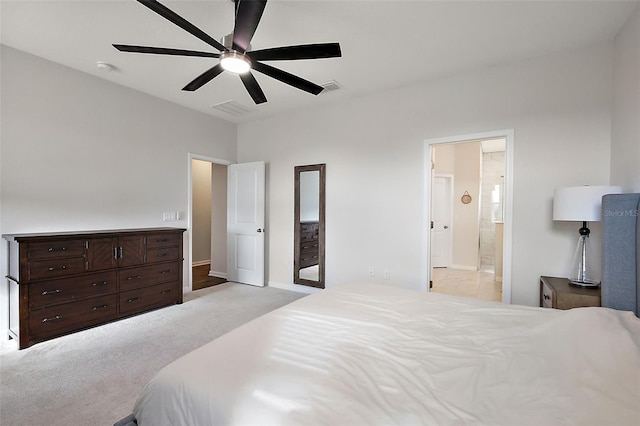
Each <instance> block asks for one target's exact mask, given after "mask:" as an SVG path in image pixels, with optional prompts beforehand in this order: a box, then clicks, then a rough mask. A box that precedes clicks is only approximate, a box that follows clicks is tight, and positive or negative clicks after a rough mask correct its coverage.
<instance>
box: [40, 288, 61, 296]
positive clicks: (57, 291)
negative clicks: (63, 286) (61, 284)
mask: <svg viewBox="0 0 640 426" xmlns="http://www.w3.org/2000/svg"><path fill="white" fill-rule="evenodd" d="M60 292H62V290H60V289H59V288H57V289H55V290H51V291H49V290H45V291H43V292H42V295H43V296H46V295H47V294H56V293H60Z"/></svg>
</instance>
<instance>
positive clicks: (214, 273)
mask: <svg viewBox="0 0 640 426" xmlns="http://www.w3.org/2000/svg"><path fill="white" fill-rule="evenodd" d="M209 276H210V277H216V278H224V279H225V280H226V279H227V273H226V272H218V271H209Z"/></svg>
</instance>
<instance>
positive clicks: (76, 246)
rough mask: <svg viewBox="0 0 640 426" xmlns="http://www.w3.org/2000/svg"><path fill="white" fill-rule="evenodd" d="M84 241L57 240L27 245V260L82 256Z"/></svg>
mask: <svg viewBox="0 0 640 426" xmlns="http://www.w3.org/2000/svg"><path fill="white" fill-rule="evenodd" d="M84 244H85V243H84V240H66V241H65V240H62V241H60V240H58V241H50V242H47V241H45V242H42V241H41V242H37V243H29V248H28V250H27V256H28V257H29V260H38V259H53V258H57V257H76V256H84Z"/></svg>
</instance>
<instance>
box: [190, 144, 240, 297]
mask: <svg viewBox="0 0 640 426" xmlns="http://www.w3.org/2000/svg"><path fill="white" fill-rule="evenodd" d="M192 160H201V161H206V162H208V163H214V164H220V165H223V166H228V165H230V164H235V163H234V162H233V161H228V160H223V159H220V158H215V157H209V156H207V155H201V154H194V153H191V152H189V153H188V154H187V232H185V234H184V235H185V237H184V238H186V241H185V242H184V246H185V247H187V248H188V250H187V255H186V259H185V260H186V261H187V267H186V268H184V269H185V272H184V273H183V276H184V277H183V278H185V280H184V282H185V283H186V285H183V289H182V290H183V292H190V291H192V290H193V282H192V280H193V271H192V267H191V264H192V262H193V254H192V253H193V238H192V232H193V206H192V204H193V181H192V180H193V175H192V173H193V170H192V166H191V161H192ZM185 275H186V276H185Z"/></svg>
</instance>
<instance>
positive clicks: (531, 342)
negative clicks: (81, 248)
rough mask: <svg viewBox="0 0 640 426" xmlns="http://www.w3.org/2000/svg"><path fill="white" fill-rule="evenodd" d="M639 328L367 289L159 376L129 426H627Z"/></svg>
mask: <svg viewBox="0 0 640 426" xmlns="http://www.w3.org/2000/svg"><path fill="white" fill-rule="evenodd" d="M639 402H640V320H639V319H638V318H636V317H635V316H634V315H633V314H632V313H630V312H621V311H615V310H611V309H608V308H578V309H572V310H570V311H560V310H554V309H543V308H533V307H524V306H515V305H503V304H500V303H495V302H485V301H480V300H472V299H463V298H457V297H453V296H447V295H442V294H434V293H426V292H416V291H411V290H404V289H398V288H395V287H391V286H384V285H378V284H372V283H350V284H344V285H340V286H336V287H332V288H330V289H327V290H324V291H322V292H320V293H317V294H314V295H311V296H307V297H305V298H302V299H300V300H298V301H296V302H293V303H291V304H289V305H287V306H285V307H282V308H280V309H278V310H275V311H273V312H270V313H268V314H266V315H264V316H262V317H260V318H258V319H256V320H254V321H252V322H249V323H247V324H245V325H243V326H241V327H239V328H237V329H236V330H234V331H232V332H230V333H228V334H226V335H224V336H222V337H220V338H218V339H216V340H214V341H212V342H210V343H208V344H206V345H204V346H202V347H201V348H199V349H197V350H195V351H193V352H191V353H189V354H187V355H185V356H184V357H182V358H180V359H178V360H176V361H175V362H173V363H172V364H170V365H168V366H167V367H165V368H164V369H163V370H161V371H160V372H159V373H158V374H157V375H156V377H155V378H153V379H152V380H151V381H150V382H149V383H148V384H147V385H146V386H145V387H144V389H143V391H142V392H141V394H140V396H139V398H138V400H137V401H136V403H135V407H134V415H135V417H136V419H137V421H138V424H139V425H142V426H146V425H156V426H158V425H172V426H176V425H191V426H195V425H389V424H398V425H419V424H431V425H433V424H438V425H443V424H456V425H464V424H491V425H516V424H517V425H552V424H571V425H577V424H580V425H588V424H594V425H596V424H597V425H603V424H616V425H624V424H629V425H632V424H633V425H637V424H639V423H640V403H639Z"/></svg>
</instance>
